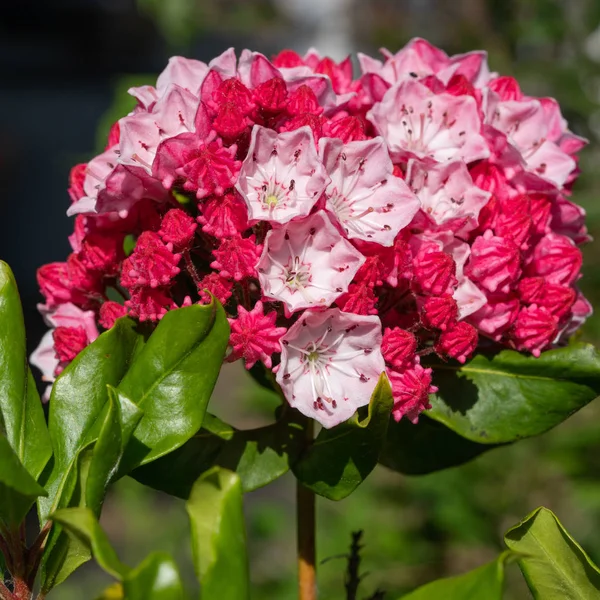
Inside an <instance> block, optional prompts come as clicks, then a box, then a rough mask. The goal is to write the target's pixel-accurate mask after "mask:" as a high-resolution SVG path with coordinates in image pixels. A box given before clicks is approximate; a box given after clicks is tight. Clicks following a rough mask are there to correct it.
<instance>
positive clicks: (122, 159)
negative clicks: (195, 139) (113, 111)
mask: <svg viewBox="0 0 600 600" xmlns="http://www.w3.org/2000/svg"><path fill="white" fill-rule="evenodd" d="M197 111H198V98H197V97H196V96H194V95H193V94H192V93H191V92H188V91H186V90H184V89H183V88H180V87H179V86H172V87H170V88H169V90H168V91H167V92H166V93H165V95H164V96H162V97H161V98H160V99H159V100H158V101H157V102H156V104H154V106H153V108H152V112H137V113H133V114H131V115H129V116H127V117H124V118H122V119H121V120H120V121H119V126H120V128H121V137H120V141H119V163H120V164H122V165H129V166H132V167H140V168H142V169H144V170H145V171H146V172H147V173H148V174H149V175H150V174H152V163H153V162H154V157H155V156H156V152H157V149H158V146H159V144H160V143H161V142H162V141H163V140H167V139H169V138H172V137H174V136H176V135H179V134H180V133H190V132H194V131H195V129H196V122H195V121H196V113H197Z"/></svg>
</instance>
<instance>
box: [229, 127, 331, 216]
mask: <svg viewBox="0 0 600 600" xmlns="http://www.w3.org/2000/svg"><path fill="white" fill-rule="evenodd" d="M326 184H327V174H326V173H325V168H324V167H323V165H322V164H321V162H320V161H319V158H318V156H317V151H316V149H315V146H314V142H313V137H312V133H311V131H310V129H309V128H308V127H302V128H300V129H297V130H295V131H292V132H289V133H280V134H277V133H276V132H275V131H273V130H271V129H267V128H265V127H260V126H259V125H255V126H254V128H253V130H252V138H251V140H250V147H249V148H248V155H247V156H246V160H244V162H243V164H242V169H241V171H240V176H239V179H238V182H237V184H236V189H237V190H238V192H239V193H240V194H241V195H242V197H243V198H244V200H245V201H246V204H247V205H248V211H249V216H250V219H251V220H264V221H271V222H276V223H287V222H288V221H290V220H291V219H293V218H294V217H302V216H306V215H307V214H308V213H309V212H310V211H311V209H312V207H313V206H314V205H315V203H316V201H317V200H318V199H319V196H320V195H321V193H322V192H323V190H324V189H325V186H326Z"/></svg>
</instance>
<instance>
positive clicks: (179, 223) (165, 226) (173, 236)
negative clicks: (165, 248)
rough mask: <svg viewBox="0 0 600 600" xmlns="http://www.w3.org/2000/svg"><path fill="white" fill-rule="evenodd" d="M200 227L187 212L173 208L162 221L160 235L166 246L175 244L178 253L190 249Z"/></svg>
mask: <svg viewBox="0 0 600 600" xmlns="http://www.w3.org/2000/svg"><path fill="white" fill-rule="evenodd" d="M196 227H198V225H197V224H196V223H195V222H194V219H193V217H190V215H188V214H187V213H186V212H184V211H183V210H181V209H179V208H172V209H171V210H170V211H169V212H168V213H167V214H166V215H165V216H164V217H163V220H162V223H161V225H160V229H159V230H158V235H159V236H160V237H161V238H162V240H163V242H165V243H166V244H168V243H171V244H173V248H174V249H175V250H178V251H182V250H185V249H186V248H188V247H189V245H190V244H191V243H192V240H193V239H194V234H195V233H196Z"/></svg>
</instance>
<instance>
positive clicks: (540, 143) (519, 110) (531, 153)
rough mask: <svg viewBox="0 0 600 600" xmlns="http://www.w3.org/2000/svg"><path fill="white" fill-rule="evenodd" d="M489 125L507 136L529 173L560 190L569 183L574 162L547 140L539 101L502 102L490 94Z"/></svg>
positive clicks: (543, 116) (488, 107)
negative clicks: (567, 181) (568, 179)
mask: <svg viewBox="0 0 600 600" xmlns="http://www.w3.org/2000/svg"><path fill="white" fill-rule="evenodd" d="M486 123H489V124H490V125H492V126H493V127H494V128H496V129H497V130H499V131H501V132H502V133H504V134H505V135H506V136H507V137H508V140H509V141H510V143H511V144H512V145H513V146H514V147H515V148H516V149H517V150H518V151H519V152H520V153H521V156H522V157H523V160H524V162H525V163H526V165H527V168H528V170H529V171H530V172H532V173H535V174H536V175H537V176H539V177H541V178H542V179H545V180H547V181H549V182H551V183H553V184H554V185H556V186H557V187H560V186H562V185H563V184H564V183H565V182H566V180H567V178H568V176H569V174H570V173H571V171H573V169H574V168H575V161H574V160H573V159H572V158H571V157H570V156H569V155H568V154H567V153H566V152H563V151H562V150H561V149H560V148H559V147H558V146H557V145H556V144H555V143H554V142H551V141H549V140H548V139H547V138H546V135H547V132H548V124H547V119H546V116H545V114H544V109H543V108H542V105H541V104H540V102H539V101H538V100H520V101H517V100H507V101H501V100H500V98H499V96H498V95H497V94H495V93H494V92H492V91H490V92H489V94H488V97H487V108H486Z"/></svg>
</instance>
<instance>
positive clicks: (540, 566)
mask: <svg viewBox="0 0 600 600" xmlns="http://www.w3.org/2000/svg"><path fill="white" fill-rule="evenodd" d="M504 541H505V543H506V545H507V546H508V547H509V548H510V549H511V550H514V551H517V552H520V553H522V554H523V555H525V556H524V557H522V558H521V559H520V560H519V566H520V567H521V571H522V572H523V576H524V577H525V580H526V581H527V585H528V586H529V589H530V590H531V593H532V595H533V597H534V598H536V599H539V600H555V599H556V600H588V599H590V598H600V570H599V569H598V567H597V566H596V565H595V564H594V563H593V562H592V561H591V560H590V558H589V556H588V555H587V554H586V553H585V551H584V550H583V549H582V548H581V546H580V545H579V544H578V543H577V542H576V541H575V540H574V539H573V538H572V537H571V536H570V535H569V533H568V532H567V530H566V529H565V528H564V527H563V526H562V525H561V523H560V521H559V520H558V519H557V518H556V516H555V515H554V513H553V512H552V511H550V510H548V509H547V508H543V507H540V508H537V509H536V510H534V511H533V512H532V513H531V514H529V515H527V516H526V517H525V518H524V519H523V520H522V521H521V522H520V523H519V524H518V525H515V526H514V527H512V528H511V529H509V530H508V531H507V532H506V535H505V536H504Z"/></svg>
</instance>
